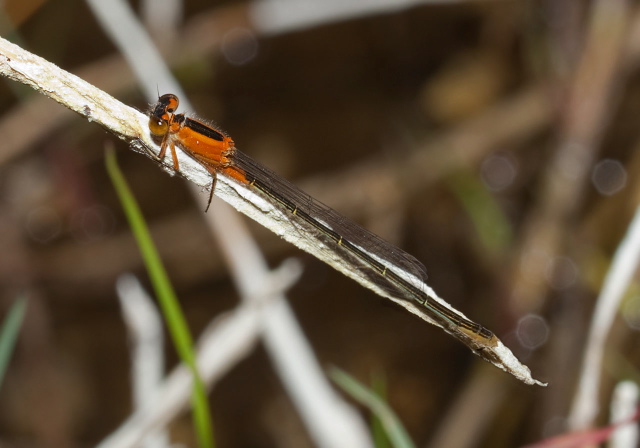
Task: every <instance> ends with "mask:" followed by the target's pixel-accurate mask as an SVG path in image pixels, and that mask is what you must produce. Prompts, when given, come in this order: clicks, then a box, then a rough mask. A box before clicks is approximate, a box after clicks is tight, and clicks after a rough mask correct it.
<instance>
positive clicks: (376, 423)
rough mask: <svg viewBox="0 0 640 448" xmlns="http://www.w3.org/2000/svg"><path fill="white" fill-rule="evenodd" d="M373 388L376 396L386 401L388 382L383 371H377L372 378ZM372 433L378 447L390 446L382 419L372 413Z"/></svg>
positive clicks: (386, 447) (388, 447)
mask: <svg viewBox="0 0 640 448" xmlns="http://www.w3.org/2000/svg"><path fill="white" fill-rule="evenodd" d="M371 389H372V390H373V393H375V394H376V396H377V397H378V398H379V399H380V400H382V401H383V402H386V398H387V382H386V380H385V378H384V374H383V373H382V372H376V373H374V375H372V378H371ZM371 433H372V434H373V444H374V446H375V447H376V448H390V447H391V441H390V440H389V437H388V436H387V431H386V430H385V429H384V425H383V424H382V420H380V418H379V417H378V416H377V415H376V414H373V413H372V414H371Z"/></svg>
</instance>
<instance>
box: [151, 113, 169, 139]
mask: <svg viewBox="0 0 640 448" xmlns="http://www.w3.org/2000/svg"><path fill="white" fill-rule="evenodd" d="M149 130H150V131H151V133H152V134H153V135H156V136H162V135H165V134H166V133H167V131H168V130H169V123H167V122H166V121H165V120H160V119H159V118H155V117H151V118H150V119H149Z"/></svg>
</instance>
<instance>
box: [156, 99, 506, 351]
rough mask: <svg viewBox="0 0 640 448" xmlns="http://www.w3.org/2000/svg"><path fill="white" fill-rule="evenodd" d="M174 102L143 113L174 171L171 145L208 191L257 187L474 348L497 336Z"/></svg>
mask: <svg viewBox="0 0 640 448" xmlns="http://www.w3.org/2000/svg"><path fill="white" fill-rule="evenodd" d="M178 103H179V101H178V97H176V96H175V95H172V94H167V95H162V96H161V97H160V98H159V99H158V102H157V103H156V104H155V106H153V107H152V109H151V111H150V113H149V129H150V131H151V134H152V136H153V138H154V140H155V141H156V142H157V143H158V144H159V145H160V148H161V150H160V153H159V155H158V158H159V160H164V157H165V156H166V153H167V151H169V152H170V153H171V158H172V161H173V167H174V169H175V170H176V171H178V169H179V163H178V157H177V154H176V148H178V149H180V150H181V151H183V152H184V153H186V154H187V155H189V156H190V157H192V158H193V159H195V160H196V161H197V162H199V163H200V164H201V165H202V166H203V167H204V168H206V169H207V171H208V172H209V173H210V174H211V176H212V177H213V182H212V185H211V195H213V191H214V189H215V184H216V179H217V176H218V174H223V175H227V176H230V177H231V178H233V179H235V180H236V181H238V182H240V183H242V184H244V185H245V186H247V187H249V188H252V189H255V190H257V191H258V192H259V193H260V194H261V195H262V196H263V197H264V198H265V199H266V200H268V201H269V202H270V203H272V204H273V205H274V206H276V207H278V208H280V209H282V210H284V211H286V212H288V216H289V217H290V219H292V220H302V221H304V222H306V223H307V224H309V225H310V226H311V227H312V228H314V229H316V230H317V235H313V236H310V238H315V239H319V240H320V242H321V243H322V244H324V245H325V246H327V247H330V248H331V249H332V250H333V251H334V252H335V253H336V254H337V255H339V256H342V257H343V258H344V259H346V260H348V262H349V263H350V264H351V265H352V266H353V268H354V269H357V270H358V272H359V273H361V274H362V275H364V276H365V277H366V278H367V279H368V280H370V281H371V282H373V283H374V284H375V285H377V286H378V287H379V288H381V289H382V290H383V291H385V292H387V293H388V294H391V295H392V296H393V297H396V298H398V299H401V300H409V301H412V302H414V303H418V304H419V305H421V306H422V307H424V311H425V313H426V314H427V315H428V316H429V317H430V318H431V319H432V320H433V321H435V322H436V323H437V324H438V325H440V326H441V327H442V328H444V329H445V330H446V331H447V332H449V333H451V334H452V335H454V336H455V337H456V338H457V339H460V340H461V341H462V342H464V343H465V344H467V345H469V346H470V347H471V348H472V349H474V350H475V351H481V350H482V349H483V348H486V347H493V346H495V345H497V343H498V339H497V338H496V337H495V336H494V335H493V333H492V332H491V331H489V330H487V329H486V328H484V327H483V326H482V325H480V324H477V323H475V322H472V321H471V320H469V319H467V318H465V317H464V316H462V315H461V314H459V313H457V312H456V311H454V310H453V309H452V308H450V307H449V306H447V305H445V304H443V303H441V302H439V301H438V300H436V299H435V298H433V297H431V296H430V295H429V294H428V293H427V288H426V287H425V281H426V278H427V273H426V269H425V267H424V265H423V264H422V263H420V262H419V261H418V260H417V259H415V258H414V257H413V256H411V255H409V254H407V253H406V252H404V251H402V250H401V249H399V248H397V247H395V246H393V245H392V244H391V243H388V242H386V241H384V240H383V239H382V238H380V237H378V236H376V235H374V234H373V233H371V232H369V231H368V230H366V229H364V228H363V227H361V226H359V225H358V224H356V223H354V222H352V221H350V220H349V219H347V218H345V217H344V216H342V215H340V214H339V213H338V212H336V211H335V210H333V209H331V208H330V207H327V206H326V205H324V204H322V203H321V202H319V201H317V200H316V199H314V198H312V197H311V196H309V195H308V194H306V193H304V192H303V191H302V190H300V189H299V188H297V187H296V186H295V185H293V184H292V183H290V182H289V181H287V180H285V179H284V178H282V177H281V176H279V175H277V174H276V173H274V172H272V171H271V170H269V169H267V168H265V167H263V166H262V165H260V164H259V163H257V162H256V161H254V160H253V159H251V158H250V157H249V156H247V155H246V154H244V153H243V152H241V151H239V150H238V149H236V147H235V145H234V142H233V140H232V139H231V138H230V137H228V136H227V135H225V134H224V133H223V132H221V131H219V130H217V129H214V128H213V127H211V126H209V125H207V124H205V123H203V122H201V121H198V120H196V119H193V118H189V117H187V116H185V115H184V114H176V110H177V108H178ZM209 203H211V196H210V198H209ZM208 208H209V205H207V209H208Z"/></svg>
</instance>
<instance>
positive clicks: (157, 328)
mask: <svg viewBox="0 0 640 448" xmlns="http://www.w3.org/2000/svg"><path fill="white" fill-rule="evenodd" d="M116 290H117V292H118V298H119V299H120V307H121V309H122V315H123V317H124V322H125V324H126V325H127V329H128V331H129V341H130V347H131V381H132V389H133V401H134V408H135V409H144V408H145V407H147V406H149V405H150V403H152V402H153V400H154V399H155V397H156V395H157V393H158V390H159V389H160V385H161V384H162V379H163V378H164V337H163V333H162V317H161V315H160V313H159V311H158V309H157V307H156V306H155V305H154V303H153V299H152V298H151V297H150V296H149V295H148V294H147V293H146V292H145V290H144V289H143V288H142V285H141V284H140V282H139V281H138V280H137V279H136V278H135V277H134V276H133V275H131V274H125V275H122V276H120V278H118V282H117V284H116ZM167 446H169V437H168V434H167V433H166V431H165V430H164V428H159V429H158V430H157V431H155V432H153V433H151V434H149V435H148V436H147V437H145V440H144V441H143V448H162V447H167Z"/></svg>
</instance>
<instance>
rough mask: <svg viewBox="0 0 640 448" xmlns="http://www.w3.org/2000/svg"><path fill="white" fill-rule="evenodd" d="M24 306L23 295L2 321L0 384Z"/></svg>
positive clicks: (16, 337) (9, 357) (13, 345)
mask: <svg viewBox="0 0 640 448" xmlns="http://www.w3.org/2000/svg"><path fill="white" fill-rule="evenodd" d="M26 308H27V299H25V298H24V297H21V298H19V299H18V300H16V301H15V302H14V303H13V305H11V309H10V310H9V312H8V313H7V315H6V316H5V318H4V322H3V323H2V329H1V330H0V386H1V385H2V380H3V379H4V374H5V372H6V371H7V368H8V367H9V360H10V359H11V354H12V353H13V349H14V347H15V345H16V339H18V333H19V332H20V327H21V326H22V320H23V318H24V313H25V310H26Z"/></svg>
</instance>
